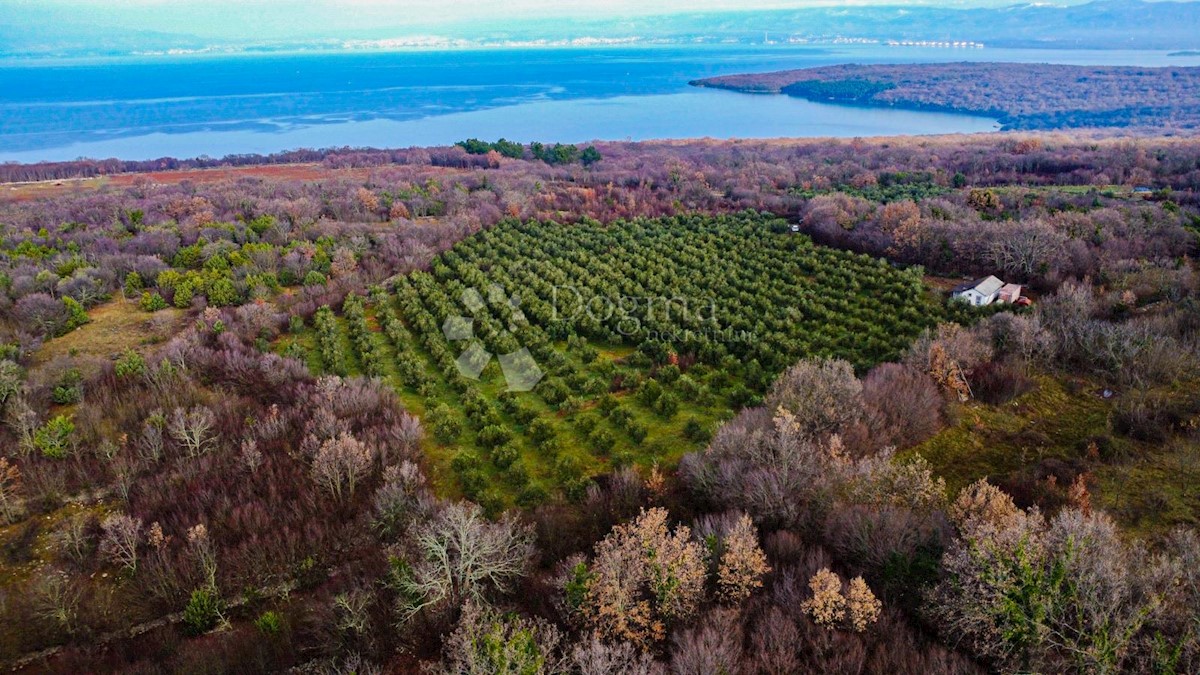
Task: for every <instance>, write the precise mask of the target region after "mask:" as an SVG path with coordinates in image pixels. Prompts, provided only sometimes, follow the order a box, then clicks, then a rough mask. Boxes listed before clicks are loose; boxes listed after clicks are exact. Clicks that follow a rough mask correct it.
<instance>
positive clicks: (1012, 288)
mask: <svg viewBox="0 0 1200 675" xmlns="http://www.w3.org/2000/svg"><path fill="white" fill-rule="evenodd" d="M1000 292H1001V293H1007V294H1009V295H1013V294H1017V295H1020V294H1021V284H1004V288H1001V289H1000Z"/></svg>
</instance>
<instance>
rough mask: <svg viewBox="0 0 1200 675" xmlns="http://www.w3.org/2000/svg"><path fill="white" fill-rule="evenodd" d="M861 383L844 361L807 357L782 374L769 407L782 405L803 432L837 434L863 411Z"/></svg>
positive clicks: (772, 394) (809, 433)
mask: <svg viewBox="0 0 1200 675" xmlns="http://www.w3.org/2000/svg"><path fill="white" fill-rule="evenodd" d="M861 394H862V384H861V383H860V382H859V381H858V378H857V377H855V376H854V368H853V367H852V366H851V365H850V364H849V363H847V362H845V361H829V360H816V359H809V360H804V361H801V362H799V363H797V364H796V365H794V366H792V367H791V368H789V369H788V370H787V371H786V372H784V373H783V374H782V375H780V376H779V379H778V380H776V381H775V384H774V386H772V387H771V392H770V393H769V394H768V395H767V401H766V404H767V408H768V409H769V410H770V411H771V412H775V410H776V409H778V408H783V409H785V410H787V411H789V412H791V413H792V414H793V415H795V421H796V423H797V424H798V425H799V428H800V430H801V431H803V432H804V433H805V434H806V435H808V436H810V437H813V438H818V437H821V436H824V435H827V434H832V433H837V432H838V431H839V430H841V429H842V428H843V427H845V426H846V425H847V424H849V423H850V422H853V421H855V420H856V419H858V417H859V416H860V415H861V413H862V401H861V399H860V396H861Z"/></svg>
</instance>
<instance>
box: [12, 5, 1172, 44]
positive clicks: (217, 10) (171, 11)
mask: <svg viewBox="0 0 1200 675" xmlns="http://www.w3.org/2000/svg"><path fill="white" fill-rule="evenodd" d="M1089 1H1090V0H1059V1H1056V2H1050V3H1037V4H1041V5H1052V6H1070V5H1081V4H1087V3H1088V2H1089ZM1150 1H1163V0H1150ZM0 4H4V5H7V6H8V7H9V8H10V9H9V11H8V12H7V16H5V17H4V18H3V19H0V25H4V24H7V25H9V26H13V27H27V28H29V29H33V30H40V31H44V32H46V33H47V34H52V33H53V32H54V30H53V29H54V27H75V26H80V25H87V26H90V27H92V28H105V29H108V30H128V31H132V32H154V33H166V34H179V35H187V36H192V37H197V38H203V39H208V40H247V39H258V40H285V39H312V38H316V37H344V36H346V35H347V34H350V33H355V32H364V31H365V32H370V33H378V32H379V31H389V30H397V31H407V32H411V33H419V32H421V31H428V30H438V29H441V30H451V29H455V28H463V27H468V26H469V27H472V28H481V27H486V28H489V29H494V30H506V29H508V28H509V27H512V26H514V25H515V24H517V23H520V22H529V21H541V20H554V19H575V20H583V21H593V20H619V19H622V18H639V19H644V18H646V17H653V16H656V15H676V14H703V13H709V12H742V11H746V12H749V11H755V10H788V9H797V10H802V9H811V8H838V7H842V8H863V7H904V6H912V7H932V8H946V9H950V8H954V9H968V8H989V7H993V8H994V7H1005V6H1012V5H1020V4H1032V3H1019V2H1014V1H1013V0H950V1H948V2H947V1H937V0H853V1H851V2H830V1H828V0H749V2H736V1H733V0H659V1H658V2H649V3H647V2H639V1H637V0H559V1H555V0H513V1H511V2H505V3H502V4H501V3H497V4H494V5H493V4H482V3H478V2H473V1H472V2H468V1H464V0H404V1H402V2H397V1H396V0H303V1H301V2H288V1H286V0H259V1H257V2H238V1H236V0H207V1H206V0H7V1H6V2H3V3H0ZM2 48H3V44H2V43H0V51H3V49H2Z"/></svg>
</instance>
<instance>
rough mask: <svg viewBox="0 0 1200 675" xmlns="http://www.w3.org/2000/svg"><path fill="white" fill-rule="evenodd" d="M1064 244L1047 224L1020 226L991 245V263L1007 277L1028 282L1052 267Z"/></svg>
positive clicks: (1059, 236)
mask: <svg viewBox="0 0 1200 675" xmlns="http://www.w3.org/2000/svg"><path fill="white" fill-rule="evenodd" d="M1064 243H1066V237H1064V236H1063V235H1062V233H1060V232H1058V231H1057V230H1055V229H1054V227H1052V226H1051V225H1050V224H1049V223H1046V222H1043V221H1035V222H1032V223H1030V222H1026V223H1021V224H1019V225H1017V226H1014V227H1012V228H1009V229H1007V230H1005V232H1004V235H1003V236H1002V237H1000V238H999V239H998V240H997V241H996V242H995V243H994V244H992V251H991V253H992V260H993V261H994V262H995V263H996V266H997V267H999V268H1000V269H1002V270H1004V271H1005V272H1007V273H1008V274H1012V275H1015V276H1018V277H1020V278H1021V279H1024V280H1029V279H1033V278H1034V276H1035V275H1039V274H1042V273H1044V272H1046V271H1048V270H1050V269H1051V268H1053V267H1054V266H1055V264H1056V263H1057V261H1058V259H1059V256H1060V255H1061V253H1062V250H1063V244H1064Z"/></svg>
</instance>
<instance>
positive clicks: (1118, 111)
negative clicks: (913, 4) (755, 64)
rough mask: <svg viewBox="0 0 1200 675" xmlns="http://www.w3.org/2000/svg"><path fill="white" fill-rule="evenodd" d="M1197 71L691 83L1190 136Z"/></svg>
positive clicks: (1011, 69)
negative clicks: (1187, 134)
mask: <svg viewBox="0 0 1200 675" xmlns="http://www.w3.org/2000/svg"><path fill="white" fill-rule="evenodd" d="M1198 82H1200V68H1184V67H1165V68H1140V67H1126V66H1121V67H1115V66H1113V67H1100V66H1068V65H1060V64H1028V63H943V64H903V65H890V64H872V65H841V66H828V67H822V68H807V69H802V70H787V71H780V72H775V73H761V74H747V75H727V76H722V77H714V78H709V79H704V80H697V81H694V82H692V83H691V84H692V85H693V86H699V87H716V88H720V89H731V90H734V91H745V92H751V93H774V94H780V93H782V94H787V95H790V96H798V97H801V98H806V99H809V100H813V101H837V102H843V103H855V104H860V105H872V106H892V107H899V108H913V109H918V110H941V111H949V112H962V113H970V114H978V115H985V116H988V117H995V118H997V119H998V120H999V122H1000V124H1001V125H1003V128H1004V129H1006V130H1026V131H1035V130H1054V129H1104V128H1114V129H1115V128H1120V129H1123V130H1126V131H1128V130H1131V129H1132V130H1134V131H1138V130H1140V131H1142V132H1151V131H1153V132H1157V133H1162V132H1176V133H1192V132H1193V130H1195V129H1196V128H1197V124H1200V99H1197V94H1196V92H1197V91H1200V88H1198V87H1197V83H1198Z"/></svg>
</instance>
